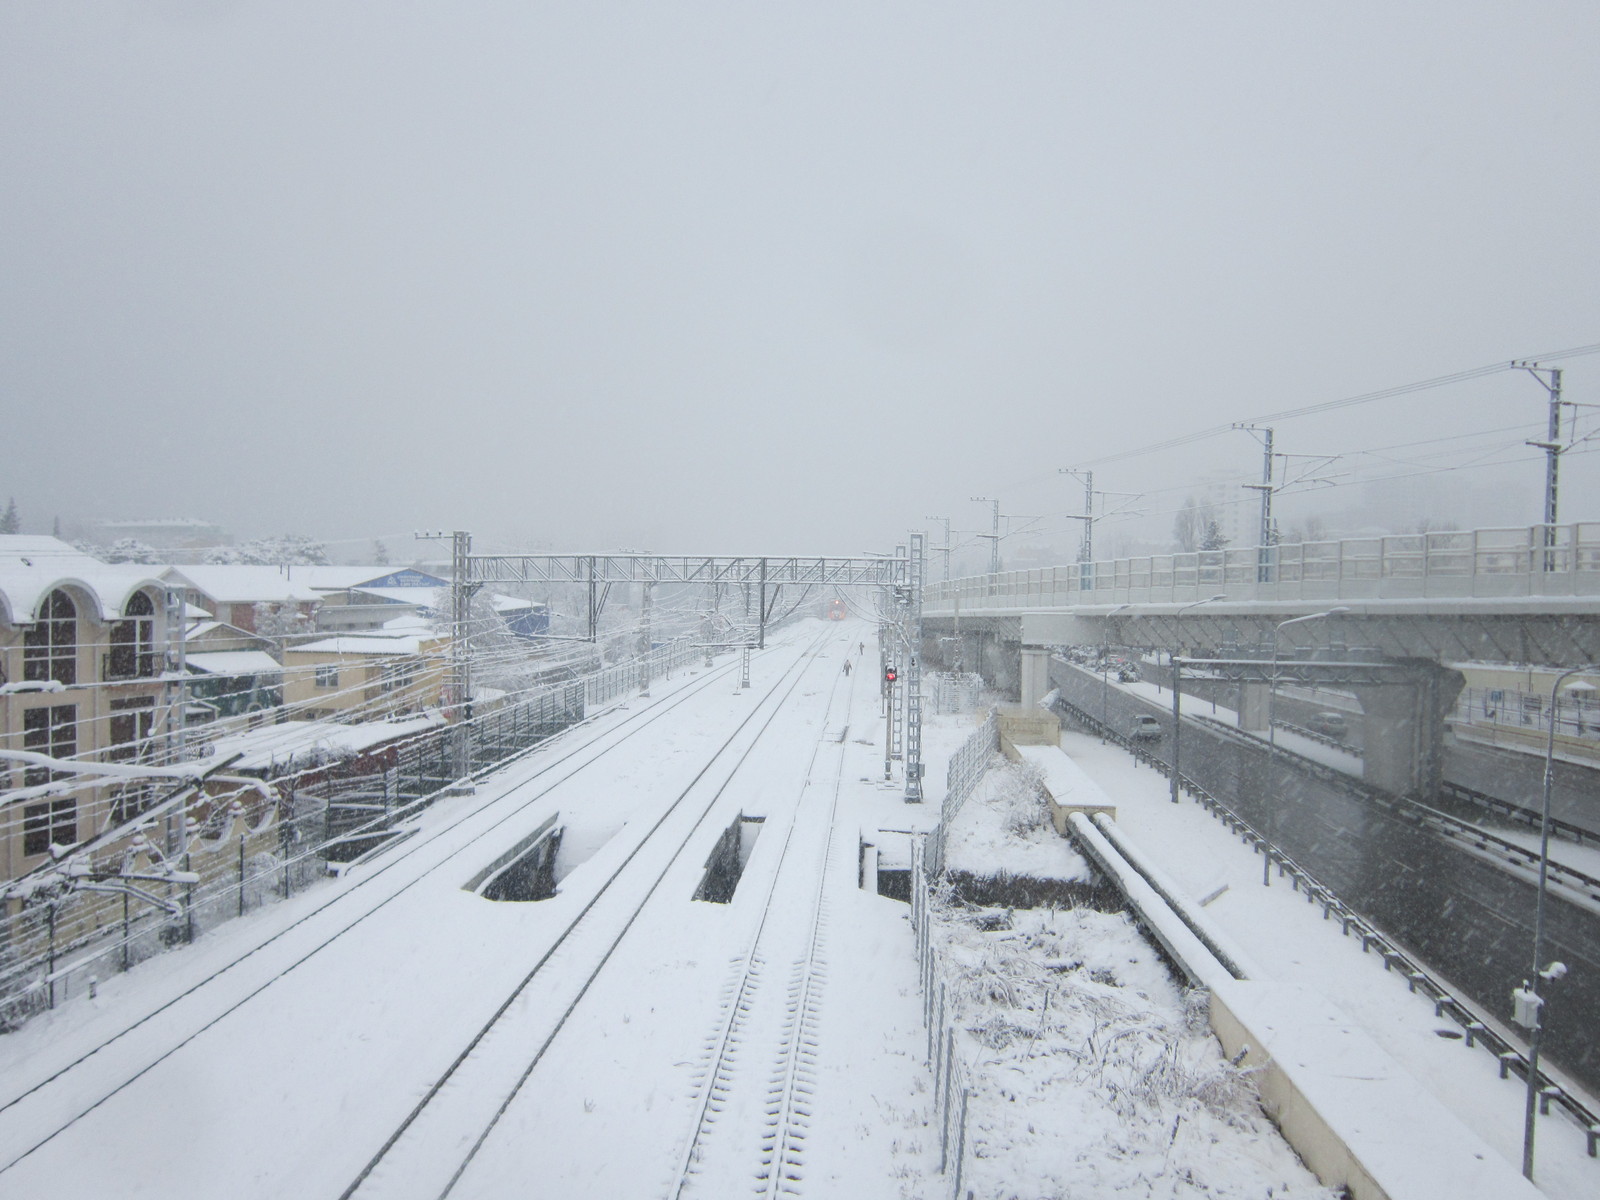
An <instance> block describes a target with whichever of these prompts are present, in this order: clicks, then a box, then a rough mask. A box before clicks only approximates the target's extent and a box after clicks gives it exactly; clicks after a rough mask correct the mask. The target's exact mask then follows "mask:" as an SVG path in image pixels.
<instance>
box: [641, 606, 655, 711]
mask: <svg viewBox="0 0 1600 1200" xmlns="http://www.w3.org/2000/svg"><path fill="white" fill-rule="evenodd" d="M642 587H643V589H644V591H643V594H642V595H641V596H640V597H639V695H641V696H648V695H649V694H650V656H651V654H652V653H653V642H654V638H653V637H652V635H651V633H650V600H651V595H650V592H651V589H653V588H654V587H655V584H653V583H646V584H643V585H642Z"/></svg>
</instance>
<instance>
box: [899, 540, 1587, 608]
mask: <svg viewBox="0 0 1600 1200" xmlns="http://www.w3.org/2000/svg"><path fill="white" fill-rule="evenodd" d="M1219 593H1221V594H1224V595H1226V596H1227V598H1228V599H1229V600H1231V601H1249V600H1269V601H1270V600H1291V601H1293V600H1307V601H1313V602H1322V601H1332V600H1380V599H1383V600H1387V599H1455V598H1509V599H1514V598H1518V597H1529V596H1539V597H1593V598H1600V522H1593V521H1590V522H1580V523H1578V524H1574V525H1531V526H1527V527H1522V528H1512V529H1469V530H1447V531H1438V532H1432V533H1407V534H1390V535H1386V536H1383V537H1368V538H1346V539H1343V540H1341V541H1332V542H1303V543H1295V544H1290V545H1277V546H1250V547H1231V548H1227V549H1222V550H1197V551H1194V552H1192V553H1188V554H1157V555H1145V556H1143V557H1138V558H1118V559H1110V560H1103V561H1099V562H1092V563H1074V564H1071V565H1067V566H1060V567H1043V568H1039V569H1036V570H1031V571H1005V572H1002V573H1000V574H999V575H979V576H973V577H970V578H967V579H952V580H950V581H948V582H945V583H939V584H931V585H929V586H928V588H927V591H926V594H925V597H924V601H923V612H924V614H925V615H928V616H939V615H941V613H943V612H953V611H954V610H955V608H956V605H957V604H958V603H959V605H960V607H961V608H962V609H964V610H965V609H996V608H999V609H1012V608H1027V607H1062V606H1068V605H1116V604H1162V603H1178V604H1181V603H1186V602H1193V601H1196V600H1205V599H1208V598H1210V597H1212V596H1215V595H1217V594H1219Z"/></svg>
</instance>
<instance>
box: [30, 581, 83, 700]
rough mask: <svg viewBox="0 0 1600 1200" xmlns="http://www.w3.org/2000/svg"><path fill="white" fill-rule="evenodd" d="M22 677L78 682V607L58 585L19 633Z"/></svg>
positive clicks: (35, 679) (36, 679) (41, 680)
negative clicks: (31, 624)
mask: <svg viewBox="0 0 1600 1200" xmlns="http://www.w3.org/2000/svg"><path fill="white" fill-rule="evenodd" d="M22 677H23V678H24V679H28V680H33V681H36V682H41V683H42V682H44V681H45V680H47V679H54V680H55V681H56V682H57V683H77V682H78V608H77V606H76V605H75V604H73V603H72V597H71V596H69V595H67V594H66V593H65V592H63V591H62V590H61V589H60V588H57V589H56V590H55V591H53V592H51V593H50V595H49V596H47V597H46V598H45V602H44V604H42V605H41V606H40V608H39V619H38V620H37V621H35V622H34V623H33V628H32V629H30V630H28V631H27V632H26V633H24V634H23V635H22Z"/></svg>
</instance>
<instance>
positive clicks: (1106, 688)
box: [1100, 604, 1133, 746]
mask: <svg viewBox="0 0 1600 1200" xmlns="http://www.w3.org/2000/svg"><path fill="white" fill-rule="evenodd" d="M1132 607H1133V605H1131V604H1119V605H1117V606H1116V607H1115V608H1113V609H1112V610H1111V611H1110V612H1108V613H1107V614H1106V621H1107V624H1108V626H1109V623H1110V620H1111V618H1112V617H1114V616H1116V615H1117V614H1118V613H1119V612H1123V611H1124V610H1126V609H1130V608H1132ZM1119 628H1120V626H1119ZM1110 676H1111V630H1110V629H1109V627H1108V628H1107V629H1106V630H1105V639H1104V644H1103V645H1102V646H1101V648H1100V744H1101V745H1102V746H1104V745H1105V744H1106V730H1108V729H1109V728H1110V727H1111V713H1110V707H1111V678H1110Z"/></svg>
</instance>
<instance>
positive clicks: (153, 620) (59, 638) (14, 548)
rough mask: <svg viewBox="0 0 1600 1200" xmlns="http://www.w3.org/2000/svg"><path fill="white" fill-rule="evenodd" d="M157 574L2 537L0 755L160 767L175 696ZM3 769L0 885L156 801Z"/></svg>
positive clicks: (4, 764)
mask: <svg viewBox="0 0 1600 1200" xmlns="http://www.w3.org/2000/svg"><path fill="white" fill-rule="evenodd" d="M166 611H167V587H166V585H165V584H163V583H162V581H161V580H160V578H159V577H158V574H157V569H154V568H151V567H145V566H138V565H134V564H111V563H104V562H101V561H100V560H99V559H97V558H93V557H91V556H89V555H87V554H83V553H81V552H79V551H78V550H76V549H74V548H73V547H72V546H69V545H68V544H67V543H65V542H62V541H58V540H57V539H55V538H49V537H24V536H0V749H4V750H8V751H21V752H24V753H26V754H30V755H40V756H43V757H44V758H46V759H50V760H53V761H54V762H62V761H65V760H78V761H88V762H129V761H135V762H137V761H157V760H158V759H159V758H161V757H163V756H165V755H166V754H168V753H169V752H170V748H169V747H167V746H166V744H165V743H166V741H167V740H168V739H167V736H166V735H167V733H168V730H169V728H170V710H171V709H172V707H173V706H174V704H175V702H176V696H177V692H176V689H175V688H173V687H172V686H171V684H170V683H169V682H168V681H167V679H165V678H164V676H165V675H166V666H167V646H168V631H167V619H166ZM77 780H78V777H77V776H76V775H75V774H74V773H73V772H71V771H63V770H59V769H55V768H54V766H53V763H41V762H39V761H38V760H37V759H23V760H17V759H6V758H0V805H3V806H4V813H3V817H4V820H3V821H0V881H4V880H10V879H15V878H17V877H18V876H20V875H23V874H25V873H26V872H28V871H29V870H32V869H33V868H34V867H36V866H38V865H39V864H40V863H43V862H46V861H47V860H48V858H49V855H50V852H51V847H53V846H54V847H58V848H65V847H69V846H72V845H75V844H78V843H80V842H82V841H85V840H87V839H88V838H90V837H92V836H94V835H95V834H97V833H99V832H101V831H103V830H105V829H107V828H111V827H114V826H115V825H117V824H120V823H121V822H123V821H125V820H127V819H128V818H130V817H131V816H134V815H137V813H138V811H139V810H140V808H141V806H142V805H144V804H146V803H148V802H149V800H150V799H151V798H153V793H150V792H148V791H147V790H146V789H144V788H143V787H142V786H141V787H126V786H124V787H112V786H108V785H106V784H105V783H103V782H102V783H99V784H95V785H89V784H83V783H79V782H78V781H77Z"/></svg>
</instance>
